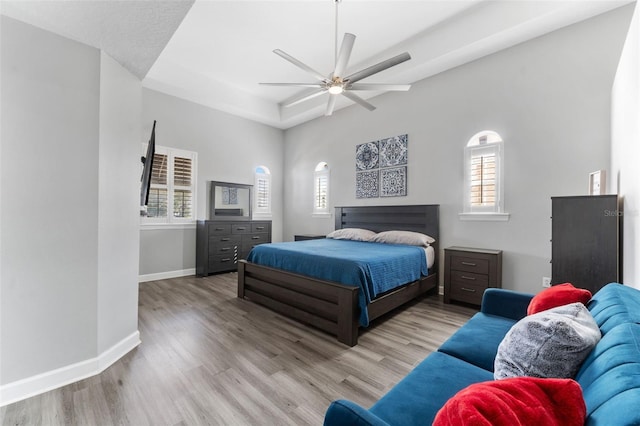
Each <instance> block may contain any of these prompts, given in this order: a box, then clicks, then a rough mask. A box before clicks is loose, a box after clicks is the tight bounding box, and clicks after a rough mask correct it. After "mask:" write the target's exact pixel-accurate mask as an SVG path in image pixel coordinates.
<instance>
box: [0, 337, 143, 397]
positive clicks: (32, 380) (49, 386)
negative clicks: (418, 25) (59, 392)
mask: <svg viewBox="0 0 640 426" xmlns="http://www.w3.org/2000/svg"><path fill="white" fill-rule="evenodd" d="M140 343H141V342H140V332H139V331H138V330H136V331H135V332H134V333H132V334H130V335H129V336H127V337H125V338H124V339H122V340H121V341H120V342H118V343H116V344H115V345H113V346H112V347H110V348H109V349H107V350H106V351H104V352H103V353H101V354H100V355H99V356H97V357H96V358H91V359H88V360H85V361H80V362H77V363H75V364H71V365H67V366H64V367H61V368H57V369H55V370H51V371H47V372H45V373H41V374H37V375H35V376H32V377H27V378H26V379H22V380H18V381H16V382H12V383H8V384H6V385H2V386H0V407H3V406H5V405H9V404H12V403H14V402H17V401H21V400H23V399H26V398H30V397H32V396H35V395H39V394H41V393H44V392H48V391H50V390H53V389H57V388H59V387H62V386H65V385H68V384H70V383H74V382H77V381H79V380H82V379H86V378H87V377H91V376H95V375H96V374H100V373H102V372H103V371H104V370H106V369H107V368H108V367H109V366H111V365H112V364H113V363H114V362H116V361H118V360H119V359H120V358H122V357H123V356H125V355H126V354H127V353H129V352H130V351H131V350H132V349H133V348H135V347H136V346H138V345H139V344H140Z"/></svg>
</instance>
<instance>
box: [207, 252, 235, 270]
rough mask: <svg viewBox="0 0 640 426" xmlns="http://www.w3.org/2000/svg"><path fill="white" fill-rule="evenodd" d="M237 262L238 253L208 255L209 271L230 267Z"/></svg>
mask: <svg viewBox="0 0 640 426" xmlns="http://www.w3.org/2000/svg"><path fill="white" fill-rule="evenodd" d="M237 263H238V255H237V254H235V253H230V254H221V255H213V256H209V271H210V272H216V271H221V270H226V269H232V268H233V267H234V265H236V264H237Z"/></svg>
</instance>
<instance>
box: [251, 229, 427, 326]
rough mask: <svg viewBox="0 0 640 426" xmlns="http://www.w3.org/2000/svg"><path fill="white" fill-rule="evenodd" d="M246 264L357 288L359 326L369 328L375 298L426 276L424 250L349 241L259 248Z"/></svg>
mask: <svg viewBox="0 0 640 426" xmlns="http://www.w3.org/2000/svg"><path fill="white" fill-rule="evenodd" d="M247 260H248V261H249V262H252V263H257V264H260V265H264V266H270V267H272V268H277V269H282V270H285V271H289V272H295V273H297V274H301V275H306V276H310V277H314V278H319V279H322V280H326V281H333V282H338V283H341V284H346V285H352V286H358V287H359V288H360V291H359V292H358V298H359V306H360V325H362V326H363V327H366V326H368V325H369V315H368V312H367V304H368V303H369V302H371V300H372V299H374V298H375V297H376V296H377V295H379V294H382V293H384V292H386V291H388V290H391V289H393V288H395V287H398V286H400V285H403V284H407V283H410V282H412V281H416V280H418V279H420V277H421V276H426V275H428V270H427V259H426V255H425V252H424V249H422V248H421V247H415V246H406V245H400V244H381V243H368V242H361V241H351V240H334V239H330V238H326V239H320V240H308V241H296V242H288V243H272V244H261V245H259V246H256V247H254V248H253V250H251V253H249V256H248V257H247Z"/></svg>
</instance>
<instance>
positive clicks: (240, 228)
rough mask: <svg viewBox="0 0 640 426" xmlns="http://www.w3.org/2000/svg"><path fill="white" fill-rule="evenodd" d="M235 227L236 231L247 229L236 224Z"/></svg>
mask: <svg viewBox="0 0 640 426" xmlns="http://www.w3.org/2000/svg"><path fill="white" fill-rule="evenodd" d="M236 229H237V230H238V231H244V230H245V229H247V228H245V227H244V226H238V227H237V228H236Z"/></svg>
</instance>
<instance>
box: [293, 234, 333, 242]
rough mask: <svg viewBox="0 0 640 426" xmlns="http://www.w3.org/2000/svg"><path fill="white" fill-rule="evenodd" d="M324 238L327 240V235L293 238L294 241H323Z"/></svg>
mask: <svg viewBox="0 0 640 426" xmlns="http://www.w3.org/2000/svg"><path fill="white" fill-rule="evenodd" d="M323 238H326V235H325V234H297V235H294V236H293V240H294V241H305V240H321V239H323Z"/></svg>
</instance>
